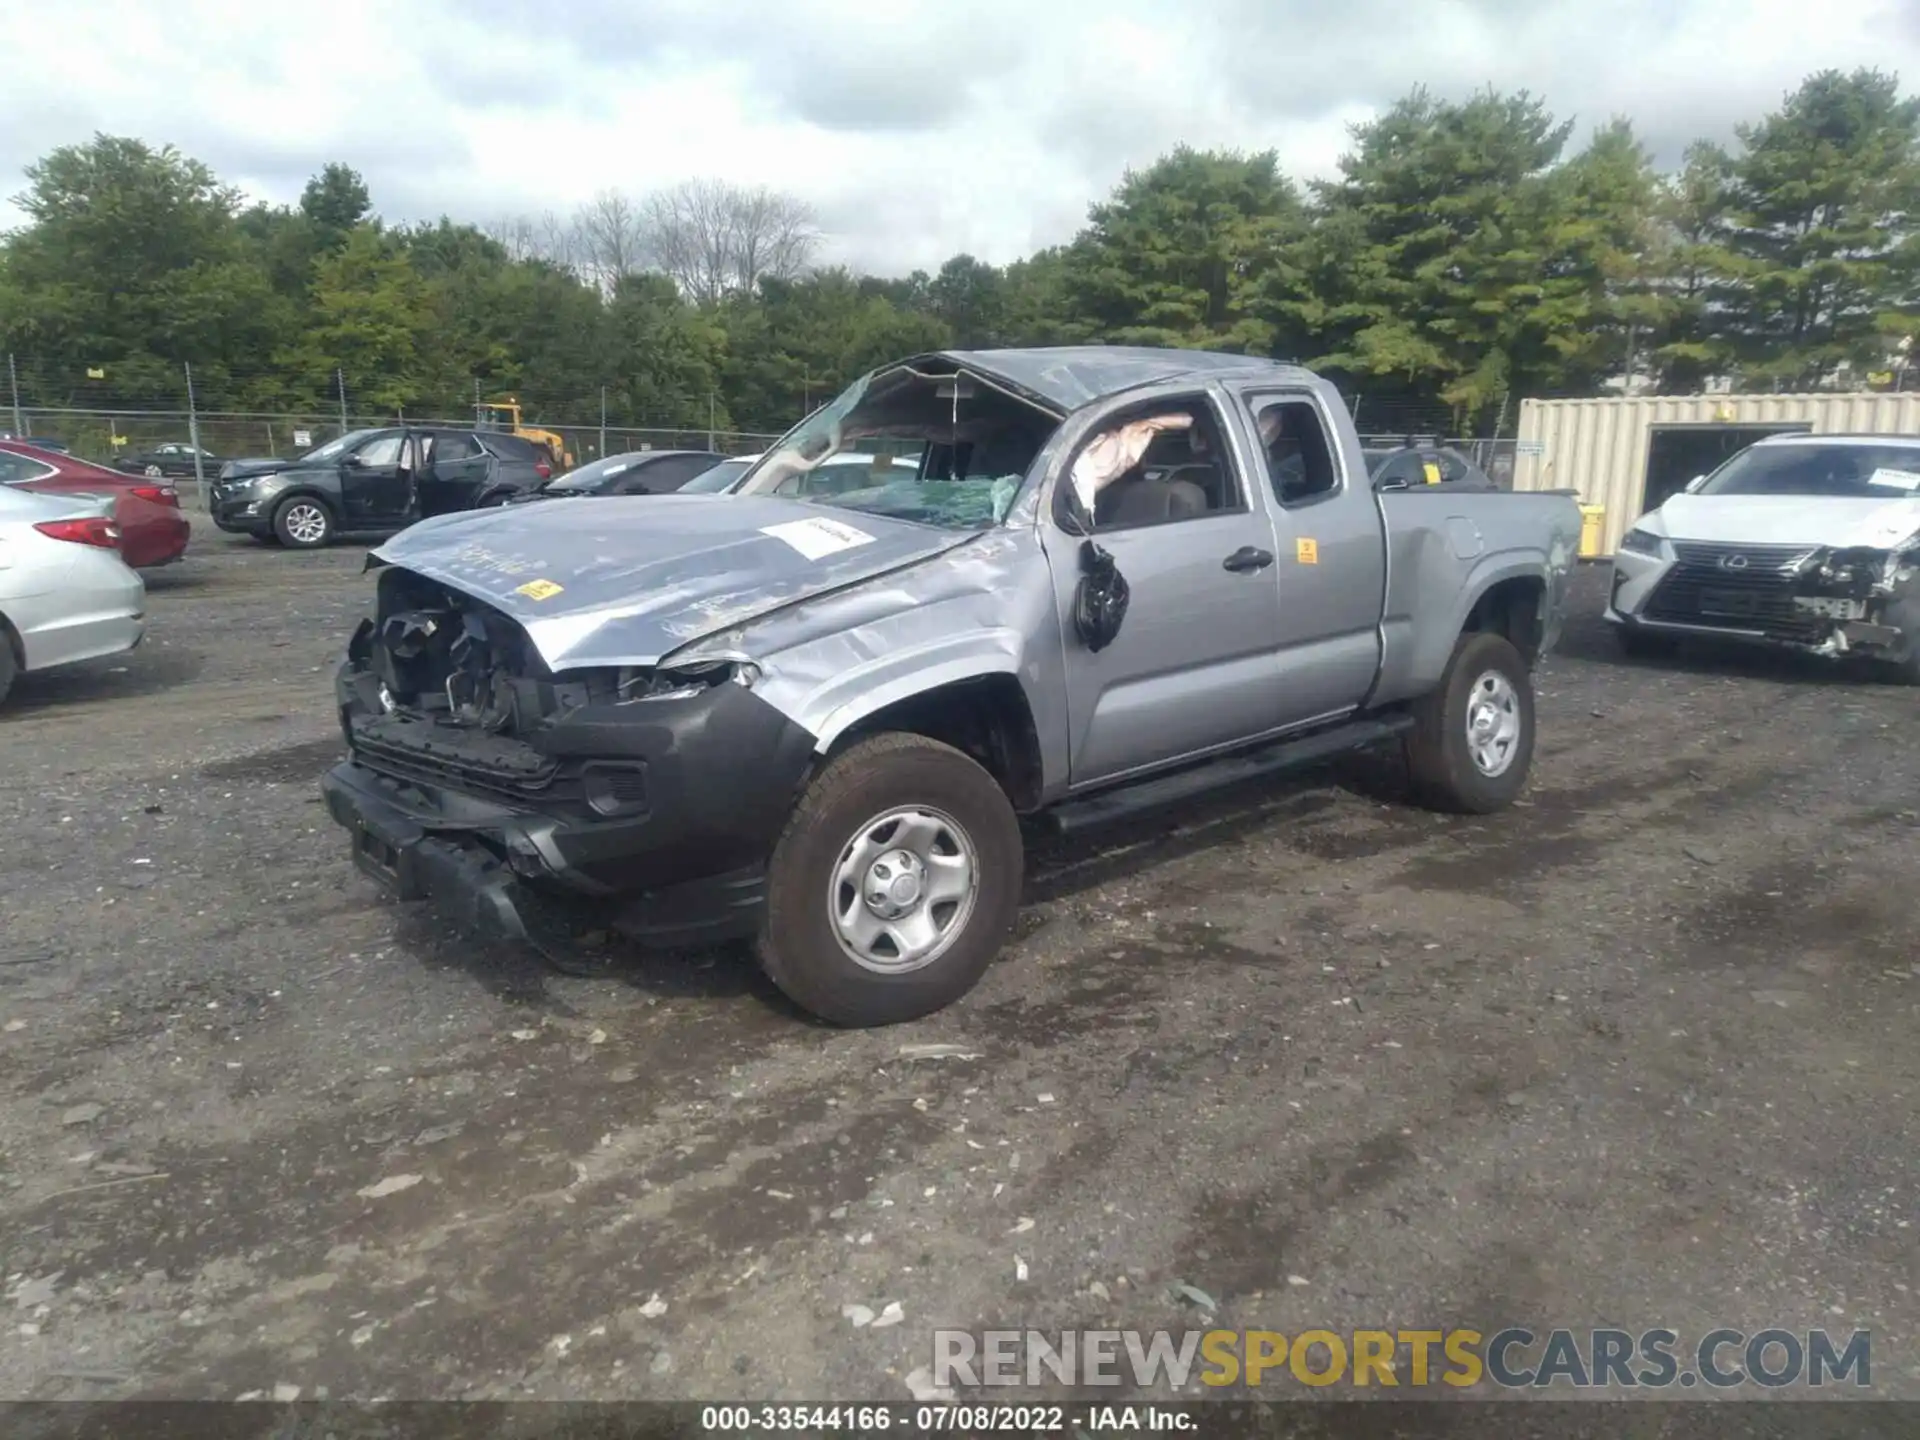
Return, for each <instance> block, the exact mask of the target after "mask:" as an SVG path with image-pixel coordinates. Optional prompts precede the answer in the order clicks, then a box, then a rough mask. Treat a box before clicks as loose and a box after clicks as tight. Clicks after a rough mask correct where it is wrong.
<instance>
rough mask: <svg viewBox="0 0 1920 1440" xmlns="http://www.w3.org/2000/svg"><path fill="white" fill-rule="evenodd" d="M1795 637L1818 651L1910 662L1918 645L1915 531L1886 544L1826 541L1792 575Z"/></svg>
mask: <svg viewBox="0 0 1920 1440" xmlns="http://www.w3.org/2000/svg"><path fill="white" fill-rule="evenodd" d="M1791 600H1792V606H1793V616H1794V620H1795V621H1796V626H1795V628H1796V630H1797V631H1798V634H1797V636H1796V639H1797V640H1798V642H1799V643H1800V644H1801V645H1802V646H1804V647H1805V648H1807V649H1810V650H1812V651H1813V652H1814V653H1815V654H1820V655H1828V656H1836V657H1838V656H1847V655H1858V656H1861V657H1863V658H1867V659H1875V660H1888V661H1893V662H1896V663H1902V664H1911V663H1912V661H1913V657H1914V654H1915V651H1916V648H1917V647H1920V537H1916V538H1915V540H1914V543H1910V544H1907V545H1904V546H1901V547H1897V548H1893V549H1887V548H1884V547H1873V546H1823V547H1822V548H1820V549H1817V550H1814V551H1812V552H1811V553H1809V554H1808V555H1806V556H1805V557H1804V558H1803V559H1801V561H1800V562H1799V564H1798V565H1797V566H1796V567H1795V570H1794V572H1793V576H1792V595H1791Z"/></svg>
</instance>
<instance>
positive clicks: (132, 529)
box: [0, 440, 192, 569]
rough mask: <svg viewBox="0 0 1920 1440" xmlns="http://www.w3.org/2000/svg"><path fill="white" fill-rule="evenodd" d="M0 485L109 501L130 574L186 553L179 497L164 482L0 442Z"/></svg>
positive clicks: (21, 444)
mask: <svg viewBox="0 0 1920 1440" xmlns="http://www.w3.org/2000/svg"><path fill="white" fill-rule="evenodd" d="M0 484H4V485H13V486H17V487H18V488H20V489H22V490H38V491H41V492H42V493H44V494H50V495H99V496H103V497H105V496H111V497H112V498H113V518H114V522H115V523H116V524H118V525H119V527H120V558H121V559H123V560H125V561H126V562H127V564H129V565H131V566H134V567H135V568H136V569H139V568H143V567H147V566H153V565H171V564H172V563H173V562H174V561H176V560H178V559H179V558H180V557H181V556H182V555H184V554H186V553H187V536H188V535H189V534H190V533H191V531H192V527H191V526H190V525H189V524H188V523H187V517H186V515H185V514H184V513H182V511H181V509H180V492H179V491H178V490H176V489H174V488H173V486H172V485H171V484H170V483H169V482H167V481H166V480H149V479H147V478H146V477H145V476H142V475H123V474H121V473H120V472H119V471H117V470H108V469H106V468H105V467H104V466H100V465H90V464H88V463H87V462H86V461H85V460H80V459H77V458H75V457H74V456H72V455H62V454H60V453H58V452H57V451H53V450H41V449H39V448H38V447H36V446H33V445H28V444H26V443H24V442H22V441H19V440H0Z"/></svg>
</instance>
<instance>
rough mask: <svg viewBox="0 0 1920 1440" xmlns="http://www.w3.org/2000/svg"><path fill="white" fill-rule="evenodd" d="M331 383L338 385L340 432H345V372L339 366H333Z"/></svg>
mask: <svg viewBox="0 0 1920 1440" xmlns="http://www.w3.org/2000/svg"><path fill="white" fill-rule="evenodd" d="M333 383H334V384H335V385H337V386H339V387H340V433H341V434H342V435H344V434H346V433H347V373H346V371H344V370H342V369H340V368H339V367H337V366H336V367H335V368H334V372H333Z"/></svg>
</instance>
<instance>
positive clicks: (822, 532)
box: [760, 516, 873, 560]
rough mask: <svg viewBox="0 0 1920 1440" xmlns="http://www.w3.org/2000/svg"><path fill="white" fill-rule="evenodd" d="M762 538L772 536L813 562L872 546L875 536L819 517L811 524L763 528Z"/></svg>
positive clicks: (791, 524) (800, 522) (808, 522)
mask: <svg viewBox="0 0 1920 1440" xmlns="http://www.w3.org/2000/svg"><path fill="white" fill-rule="evenodd" d="M760 533H761V534H762V535H771V536H772V537H773V538H774V539H775V540H781V541H784V542H785V543H787V544H788V545H791V546H792V547H793V548H794V549H796V550H798V551H799V552H800V553H801V554H802V555H804V556H806V557H807V559H809V560H824V559H826V558H827V556H829V555H838V554H839V553H840V552H841V551H842V550H851V549H853V548H854V547H855V546H858V545H871V544H872V543H873V536H871V535H869V534H868V533H867V532H866V531H864V530H861V529H858V528H856V527H855V526H852V525H843V524H841V523H840V522H839V521H838V520H827V519H824V518H821V517H818V516H816V517H815V518H814V519H811V520H789V521H787V522H786V523H785V524H783V525H766V526H762V527H761V530H760Z"/></svg>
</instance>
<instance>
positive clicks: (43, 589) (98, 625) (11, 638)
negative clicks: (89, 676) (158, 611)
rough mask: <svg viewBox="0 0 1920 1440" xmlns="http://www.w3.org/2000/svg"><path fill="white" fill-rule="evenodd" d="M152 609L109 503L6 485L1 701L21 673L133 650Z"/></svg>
mask: <svg viewBox="0 0 1920 1440" xmlns="http://www.w3.org/2000/svg"><path fill="white" fill-rule="evenodd" d="M146 612H147V587H146V585H145V584H144V583H143V582H142V581H141V579H140V577H139V576H138V575H137V574H135V573H134V572H133V571H132V570H129V569H128V568H127V566H126V564H125V562H124V561H122V560H121V558H120V531H119V528H118V527H117V526H116V525H115V524H114V523H113V519H112V516H111V515H110V514H108V513H107V507H106V505H104V504H102V503H101V502H98V501H94V500H88V499H80V498H77V497H66V496H59V495H36V494H31V493H29V492H27V491H23V490H13V489H10V488H8V487H6V486H0V700H4V699H5V698H6V695H7V691H8V690H10V689H11V688H12V686H13V680H14V676H15V675H16V674H18V673H20V672H22V671H33V670H46V669H50V668H52V667H53V666H55V665H68V664H71V663H73V662H74V661H76V660H93V659H97V658H99V657H100V656H103V655H118V654H120V653H121V652H123V651H126V650H131V649H132V648H133V647H134V646H136V645H138V644H139V643H140V641H141V638H142V636H143V635H144V633H145V629H146Z"/></svg>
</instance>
